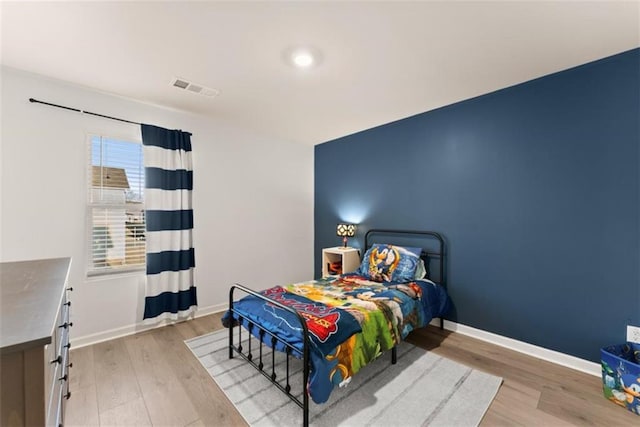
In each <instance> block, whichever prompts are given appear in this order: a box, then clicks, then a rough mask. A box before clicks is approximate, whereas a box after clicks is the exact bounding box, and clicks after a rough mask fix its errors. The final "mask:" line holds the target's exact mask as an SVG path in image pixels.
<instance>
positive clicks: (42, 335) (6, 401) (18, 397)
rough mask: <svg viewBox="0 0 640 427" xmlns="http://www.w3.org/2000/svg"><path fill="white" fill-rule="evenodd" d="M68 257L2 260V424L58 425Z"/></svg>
mask: <svg viewBox="0 0 640 427" xmlns="http://www.w3.org/2000/svg"><path fill="white" fill-rule="evenodd" d="M70 265H71V258H56V259H43V260H33V261H19V262H5V263H0V357H1V365H0V426H3V427H4V426H22V425H28V426H43V425H47V426H61V425H62V424H63V415H64V402H65V401H66V400H67V399H68V398H69V396H70V393H69V367H70V363H69V347H70V344H69V329H70V328H71V326H72V324H71V323H70V322H69V312H70V309H71V302H70V301H69V298H68V294H69V292H70V291H72V290H73V289H72V288H71V287H69V285H68V283H67V281H68V276H69V267H70Z"/></svg>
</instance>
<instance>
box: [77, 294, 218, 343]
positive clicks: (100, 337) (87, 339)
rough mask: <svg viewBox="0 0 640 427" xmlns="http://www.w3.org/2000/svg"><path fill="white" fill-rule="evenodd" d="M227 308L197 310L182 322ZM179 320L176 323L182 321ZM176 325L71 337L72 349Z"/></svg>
mask: <svg viewBox="0 0 640 427" xmlns="http://www.w3.org/2000/svg"><path fill="white" fill-rule="evenodd" d="M228 307H229V305H228V304H217V305H211V306H208V307H203V308H198V310H197V311H196V312H195V314H194V315H193V316H190V317H187V318H186V319H184V320H188V319H192V318H196V317H202V316H206V315H209V314H212V313H219V312H221V311H224V310H226V309H227V308H228ZM184 320H179V321H178V322H181V321H184ZM173 323H176V321H175V320H169V319H165V320H162V321H159V322H156V323H153V324H146V323H143V322H140V323H135V324H132V325H127V326H122V327H120V328H115V329H110V330H108V331H103V332H98V333H96V334H90V335H85V336H82V337H74V336H72V337H71V340H72V347H71V348H72V349H75V348H80V347H85V346H88V345H92V344H97V343H100V342H103V341H109V340H112V339H115V338H121V337H126V336H127V335H133V334H137V333H138V332H144V331H148V330H150V329H155V328H160V327H162V326H167V325H171V324H173Z"/></svg>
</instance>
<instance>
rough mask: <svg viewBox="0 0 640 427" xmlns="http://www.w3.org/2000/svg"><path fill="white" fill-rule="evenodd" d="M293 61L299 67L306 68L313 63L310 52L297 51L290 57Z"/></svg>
mask: <svg viewBox="0 0 640 427" xmlns="http://www.w3.org/2000/svg"><path fill="white" fill-rule="evenodd" d="M291 59H292V60H293V63H294V64H295V65H296V66H297V67H300V68H307V67H310V66H311V65H313V55H312V54H311V52H305V51H299V52H296V53H294V54H293V56H292V57H291Z"/></svg>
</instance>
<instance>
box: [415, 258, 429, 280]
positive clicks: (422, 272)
mask: <svg viewBox="0 0 640 427" xmlns="http://www.w3.org/2000/svg"><path fill="white" fill-rule="evenodd" d="M426 275H427V268H426V267H425V266H424V260H423V259H422V258H420V259H419V260H418V265H417V267H416V274H415V275H414V276H413V278H414V280H420V279H424V278H425V276H426Z"/></svg>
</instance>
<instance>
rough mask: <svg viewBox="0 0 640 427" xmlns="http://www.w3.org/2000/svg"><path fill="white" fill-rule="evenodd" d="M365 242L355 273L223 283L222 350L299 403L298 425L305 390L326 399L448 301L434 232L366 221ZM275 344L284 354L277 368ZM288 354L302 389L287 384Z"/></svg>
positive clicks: (440, 242) (441, 246)
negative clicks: (267, 283) (280, 282)
mask: <svg viewBox="0 0 640 427" xmlns="http://www.w3.org/2000/svg"><path fill="white" fill-rule="evenodd" d="M416 239H417V240H416ZM416 241H419V242H420V244H419V245H420V246H418V245H416V244H415V242H416ZM405 242H410V243H411V244H412V245H413V246H408V245H406V243H405ZM364 243H365V246H364V249H365V253H364V254H363V256H362V262H361V265H360V268H359V269H358V270H357V271H356V272H354V273H347V274H343V275H340V276H337V277H331V278H323V279H319V280H313V281H308V282H301V283H295V284H290V285H284V286H275V287H273V288H270V289H267V290H264V291H260V292H258V291H255V290H252V289H250V288H248V287H246V286H243V285H240V284H235V285H233V286H231V288H230V291H229V310H228V311H227V313H225V315H224V316H223V318H222V322H223V325H224V326H225V327H228V328H229V358H230V359H231V358H234V357H235V356H236V355H238V356H240V357H241V358H243V359H244V360H246V362H247V363H250V364H251V365H253V366H254V367H255V368H256V369H257V370H258V371H259V372H260V373H262V374H263V375H264V376H265V377H267V378H268V379H269V380H270V381H271V382H272V383H273V385H274V386H275V387H277V388H278V389H280V390H281V391H282V392H283V393H285V395H287V396H288V397H289V398H290V399H291V400H293V401H294V402H295V403H296V404H297V405H298V406H300V407H301V408H302V411H303V416H302V419H303V425H304V426H308V424H309V399H310V398H311V399H312V400H313V401H314V402H315V403H324V402H326V400H327V399H328V398H329V395H330V394H331V391H332V390H333V388H334V387H336V386H339V387H342V386H346V385H348V383H349V382H350V380H351V378H352V376H353V375H355V374H356V373H357V372H358V371H359V370H360V369H361V368H362V367H364V366H365V365H366V364H368V363H370V362H371V361H373V360H375V359H376V358H378V357H379V356H380V355H382V354H383V353H385V352H386V351H390V353H391V363H392V364H394V363H396V358H397V352H396V345H397V344H398V343H399V342H400V341H401V340H403V339H404V338H405V337H406V336H407V335H408V334H409V333H410V332H411V331H412V330H414V329H418V328H422V327H424V326H426V325H428V324H429V323H430V322H431V320H432V319H434V318H440V327H441V328H442V325H443V316H444V315H445V314H446V312H447V311H448V309H449V306H450V301H449V297H448V295H447V293H446V272H445V264H446V263H445V243H444V239H443V237H442V236H441V235H440V234H439V233H436V232H432V231H405V230H382V229H373V230H369V231H368V232H367V233H366V235H365V242H364ZM238 295H240V296H241V298H240V297H239V296H238ZM237 298H239V299H237ZM236 331H237V333H236ZM243 332H244V334H243ZM271 349H275V351H266V350H271ZM276 351H277V352H281V353H284V354H285V355H286V363H284V364H279V365H281V366H279V369H280V372H277V371H276V366H277V364H276V363H275V361H274V359H273V358H274V355H275V353H276ZM267 355H268V356H267ZM265 357H267V358H268V357H270V358H271V363H270V366H267V365H269V364H268V363H267V360H265ZM291 357H294V358H297V359H301V360H302V367H303V368H302V375H301V380H302V389H301V390H303V392H301V393H300V394H301V396H300V395H297V394H295V393H293V392H292V385H291V383H290V378H291V365H290V358H291Z"/></svg>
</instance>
